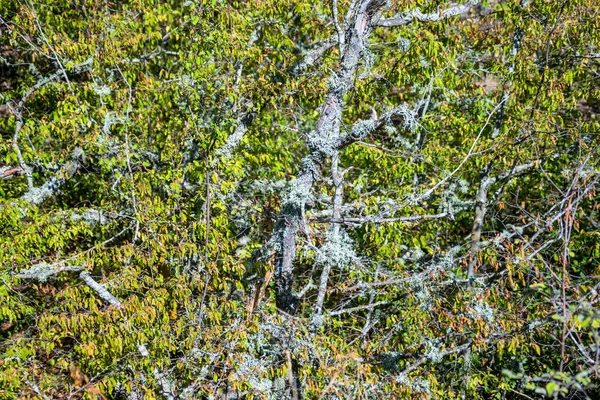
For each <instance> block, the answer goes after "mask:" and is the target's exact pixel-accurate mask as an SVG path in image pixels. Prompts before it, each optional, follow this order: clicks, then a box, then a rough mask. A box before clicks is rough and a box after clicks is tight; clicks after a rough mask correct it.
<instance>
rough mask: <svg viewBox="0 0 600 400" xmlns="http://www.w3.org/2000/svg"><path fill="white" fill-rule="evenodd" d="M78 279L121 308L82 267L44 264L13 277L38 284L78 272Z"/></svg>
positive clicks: (105, 299) (117, 301) (103, 298)
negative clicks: (51, 278)
mask: <svg viewBox="0 0 600 400" xmlns="http://www.w3.org/2000/svg"><path fill="white" fill-rule="evenodd" d="M79 271H82V272H81V273H80V274H79V277H80V278H81V279H82V280H83V281H84V282H85V283H86V284H87V285H88V286H89V287H90V288H92V289H93V290H94V291H95V292H96V293H97V294H98V296H100V298H101V299H102V300H104V301H106V302H107V303H109V304H111V305H113V306H115V307H122V305H121V302H120V301H119V299H117V298H116V297H115V296H113V295H112V294H111V293H110V292H109V291H108V290H106V288H105V287H104V286H102V285H101V284H99V283H98V282H96V281H95V280H94V278H92V276H91V275H90V273H89V272H88V271H86V270H85V268H84V267H82V266H79V265H61V263H57V264H46V263H40V264H36V265H33V266H31V267H30V268H29V269H27V270H25V271H21V272H19V273H16V274H15V276H17V277H19V278H21V279H33V280H37V281H40V282H45V281H46V280H47V279H48V278H50V277H51V276H54V275H57V274H59V273H61V272H79Z"/></svg>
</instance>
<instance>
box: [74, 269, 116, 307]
mask: <svg viewBox="0 0 600 400" xmlns="http://www.w3.org/2000/svg"><path fill="white" fill-rule="evenodd" d="M79 276H80V277H81V279H83V281H84V282H85V283H86V284H87V285H88V286H89V287H90V288H92V289H94V291H95V292H96V293H98V296H100V298H101V299H102V300H104V301H106V302H107V303H109V304H111V305H113V306H115V307H121V302H120V301H119V299H117V298H116V297H115V296H113V295H112V294H111V293H110V292H109V291H108V290H106V288H105V287H104V286H102V285H101V284H99V283H98V282H96V281H95V280H94V278H92V276H91V275H90V273H89V272H88V271H83V272H82V273H81V274H79Z"/></svg>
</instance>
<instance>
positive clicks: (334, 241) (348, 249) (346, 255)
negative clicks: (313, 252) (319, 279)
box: [315, 229, 357, 268]
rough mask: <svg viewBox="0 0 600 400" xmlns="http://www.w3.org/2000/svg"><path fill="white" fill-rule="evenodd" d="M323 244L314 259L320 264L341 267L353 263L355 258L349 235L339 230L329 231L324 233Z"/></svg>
mask: <svg viewBox="0 0 600 400" xmlns="http://www.w3.org/2000/svg"><path fill="white" fill-rule="evenodd" d="M325 238H326V241H325V244H323V246H321V248H320V251H319V253H318V254H317V257H316V259H315V261H316V262H317V263H318V264H320V265H330V266H332V267H337V268H343V267H347V266H349V265H352V264H353V261H354V260H356V258H357V256H356V252H355V251H354V243H353V241H352V239H351V238H350V236H348V234H347V233H346V232H345V231H344V230H341V229H340V231H339V233H337V234H335V233H333V232H331V231H329V232H327V233H326V234H325Z"/></svg>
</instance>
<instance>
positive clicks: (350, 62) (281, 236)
mask: <svg viewBox="0 0 600 400" xmlns="http://www.w3.org/2000/svg"><path fill="white" fill-rule="evenodd" d="M384 4H385V1H383V0H363V1H361V2H360V3H359V5H358V8H357V12H356V16H355V17H354V20H353V21H352V23H350V24H348V29H347V30H346V46H345V48H344V52H343V54H342V58H341V60H340V68H339V70H338V72H337V73H334V74H332V76H331V78H330V82H329V92H328V95H327V99H326V101H325V104H324V105H323V107H322V109H321V116H320V118H319V120H318V122H317V126H316V129H315V130H314V131H313V132H311V133H310V134H309V135H308V140H307V147H308V149H309V151H310V153H309V155H308V156H307V157H306V158H305V159H304V161H303V168H302V170H301V172H300V174H299V176H298V178H297V179H296V180H295V182H294V184H293V187H292V189H291V191H290V193H289V194H288V195H287V197H286V199H285V200H284V205H283V211H282V212H281V214H280V215H279V219H278V221H277V224H276V227H275V242H276V257H275V286H276V301H277V307H278V308H279V309H280V310H281V311H283V312H286V313H289V314H294V313H295V311H296V306H297V303H298V299H297V297H296V296H295V295H294V294H293V283H294V282H293V280H294V266H293V262H294V257H295V253H296V235H297V233H298V231H299V230H300V228H301V226H302V224H303V220H304V212H305V208H306V203H307V201H308V200H309V198H310V196H311V191H312V186H313V183H314V181H315V178H316V177H317V176H318V174H319V172H320V171H321V168H322V163H323V162H324V161H325V159H326V157H329V156H331V157H333V156H335V155H336V154H337V148H338V146H339V137H340V122H341V119H342V111H343V106H344V96H345V95H346V94H347V93H348V91H349V90H350V89H351V88H352V86H353V78H354V75H355V73H356V70H357V68H358V66H359V61H360V56H361V54H362V53H363V51H364V50H365V47H366V40H367V35H368V32H369V28H370V26H371V20H372V18H373V16H374V15H375V14H376V13H377V11H378V10H379V8H381V7H382V6H383V5H384Z"/></svg>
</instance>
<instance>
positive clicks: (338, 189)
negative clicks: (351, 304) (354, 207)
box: [314, 152, 344, 321]
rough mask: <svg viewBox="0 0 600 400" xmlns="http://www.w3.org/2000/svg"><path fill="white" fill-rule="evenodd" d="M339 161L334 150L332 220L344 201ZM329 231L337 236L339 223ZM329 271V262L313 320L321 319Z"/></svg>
mask: <svg viewBox="0 0 600 400" xmlns="http://www.w3.org/2000/svg"><path fill="white" fill-rule="evenodd" d="M339 162H340V157H339V153H337V152H336V154H335V155H334V156H333V157H332V160H331V177H332V179H333V185H334V187H335V193H334V195H333V209H332V215H331V217H332V219H333V220H334V221H336V220H339V219H341V217H342V205H343V202H344V186H343V180H342V174H341V173H340V166H339ZM331 232H332V237H338V236H339V233H340V224H337V223H334V224H333V225H332V227H331ZM330 272H331V264H329V263H326V264H325V265H324V266H323V271H322V272H321V279H320V281H319V292H318V294H317V302H316V304H315V319H314V320H315V321H320V320H321V314H322V313H323V303H324V302H325V294H326V293H327V280H328V279H329V273H330Z"/></svg>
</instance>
